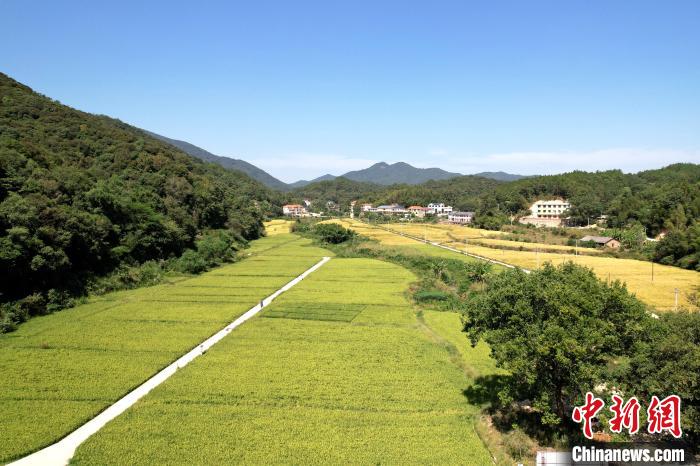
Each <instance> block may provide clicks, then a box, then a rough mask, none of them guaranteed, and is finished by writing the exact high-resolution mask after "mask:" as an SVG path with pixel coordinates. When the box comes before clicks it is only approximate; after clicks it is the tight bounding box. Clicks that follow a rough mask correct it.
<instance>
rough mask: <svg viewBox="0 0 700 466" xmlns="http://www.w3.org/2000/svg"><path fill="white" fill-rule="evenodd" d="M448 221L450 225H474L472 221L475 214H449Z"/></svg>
mask: <svg viewBox="0 0 700 466" xmlns="http://www.w3.org/2000/svg"><path fill="white" fill-rule="evenodd" d="M447 220H448V221H449V222H450V223H459V224H466V223H472V220H474V212H450V213H449V214H447Z"/></svg>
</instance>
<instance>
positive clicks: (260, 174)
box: [143, 130, 291, 191]
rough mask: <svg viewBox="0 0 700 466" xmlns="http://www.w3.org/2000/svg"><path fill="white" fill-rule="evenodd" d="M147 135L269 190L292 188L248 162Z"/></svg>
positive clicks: (154, 134) (176, 140)
mask: <svg viewBox="0 0 700 466" xmlns="http://www.w3.org/2000/svg"><path fill="white" fill-rule="evenodd" d="M143 131H144V132H145V133H146V134H148V135H149V136H152V137H154V138H156V139H159V140H161V141H163V142H166V143H168V144H170V145H171V146H174V147H176V148H178V149H180V150H181V151H183V152H185V153H186V154H189V155H191V156H192V157H196V158H198V159H200V160H204V161H205V162H210V163H216V164H218V165H221V166H222V167H224V168H228V169H230V170H238V171H241V172H243V173H245V174H246V175H248V176H250V177H251V178H253V179H254V180H257V181H259V182H261V183H262V184H264V185H265V186H267V187H268V188H272V189H277V190H279V191H288V190H289V189H291V188H290V185H288V184H287V183H285V182H284V181H281V180H279V179H277V178H275V177H274V176H272V175H270V174H269V173H267V172H266V171H264V170H262V169H261V168H258V167H256V166H255V165H253V164H252V163H249V162H246V161H245V160H241V159H234V158H232V157H223V156H221V155H216V154H212V153H211V152H209V151H207V150H205V149H202V148H201V147H199V146H195V145H194V144H192V143H189V142H187V141H182V140H179V139H172V138H169V137H167V136H163V135H160V134H157V133H154V132H152V131H148V130H143Z"/></svg>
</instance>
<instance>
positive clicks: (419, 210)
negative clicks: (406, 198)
mask: <svg viewBox="0 0 700 466" xmlns="http://www.w3.org/2000/svg"><path fill="white" fill-rule="evenodd" d="M408 211H409V212H410V213H412V214H413V215H415V216H416V217H418V218H423V217H425V214H426V212H427V211H428V208H427V207H422V206H419V205H412V206H411V207H409V208H408Z"/></svg>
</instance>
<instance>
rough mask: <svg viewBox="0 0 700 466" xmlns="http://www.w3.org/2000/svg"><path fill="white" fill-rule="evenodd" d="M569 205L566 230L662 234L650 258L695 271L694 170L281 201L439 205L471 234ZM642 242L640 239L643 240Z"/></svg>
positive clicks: (317, 193) (330, 188) (312, 192)
mask: <svg viewBox="0 0 700 466" xmlns="http://www.w3.org/2000/svg"><path fill="white" fill-rule="evenodd" d="M558 197H561V198H565V199H568V200H569V201H570V202H571V204H572V208H571V209H570V211H569V212H568V214H569V216H570V217H571V218H570V221H571V223H572V224H573V225H578V226H583V225H587V224H589V223H591V224H592V223H595V221H596V220H597V219H598V218H599V217H601V216H605V217H606V221H605V223H606V226H607V227H608V228H610V229H614V230H616V231H623V230H627V229H634V228H635V227H636V228H637V229H641V230H642V231H643V237H646V236H650V237H654V236H656V235H659V234H661V233H663V234H664V235H665V238H664V239H663V240H662V241H661V242H660V243H659V244H658V246H657V248H656V251H655V252H654V253H652V254H651V257H652V258H653V259H654V260H656V261H659V262H662V263H664V264H669V265H677V266H680V267H684V268H688V269H695V270H698V268H700V234H699V232H700V226H698V218H700V165H697V164H690V163H684V164H675V165H669V166H668V167H665V168H661V169H658V170H648V171H643V172H639V173H636V174H625V173H623V172H622V171H620V170H609V171H604V172H594V173H589V172H582V171H576V172H571V173H564V174H561V175H549V176H536V177H531V178H524V179H521V180H517V181H511V182H499V181H495V180H491V179H487V178H481V177H477V176H463V177H458V178H453V179H449V180H443V181H430V182H427V183H424V184H421V185H416V186H408V185H394V186H388V187H387V186H379V185H373V184H368V183H357V182H354V181H350V180H344V179H338V180H332V181H325V182H322V183H313V184H310V185H307V186H305V187H304V188H302V189H300V190H296V191H293V192H292V193H290V194H289V195H288V198H289V199H290V200H297V201H300V200H301V199H302V198H308V199H311V200H312V201H314V202H317V203H319V204H321V205H322V206H324V207H325V202H326V201H327V200H331V201H334V202H339V203H340V204H341V205H340V207H341V211H345V212H346V211H347V210H348V205H349V203H350V201H351V200H357V201H359V202H372V203H375V204H384V203H393V202H396V203H400V204H404V205H412V204H418V205H426V204H428V203H429V202H445V203H447V204H450V205H452V206H453V207H454V208H455V209H457V210H469V211H474V212H476V226H479V227H482V228H487V229H499V228H500V227H501V226H502V225H505V224H509V223H510V222H511V219H514V218H516V217H519V216H524V215H528V214H529V210H528V208H529V207H530V205H531V204H532V202H534V201H535V200H537V199H543V198H558ZM642 239H644V238H642Z"/></svg>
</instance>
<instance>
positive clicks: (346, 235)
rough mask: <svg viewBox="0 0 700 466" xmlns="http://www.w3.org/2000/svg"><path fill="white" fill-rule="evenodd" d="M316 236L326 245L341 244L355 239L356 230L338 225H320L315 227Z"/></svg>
mask: <svg viewBox="0 0 700 466" xmlns="http://www.w3.org/2000/svg"><path fill="white" fill-rule="evenodd" d="M314 234H315V235H316V236H317V237H318V238H319V239H320V240H321V241H323V242H324V243H330V244H340V243H344V242H345V241H348V240H350V239H352V238H354V237H355V235H356V233H355V231H354V230H350V229H348V228H345V227H343V226H342V225H338V224H337V223H319V224H317V225H316V226H314Z"/></svg>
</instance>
